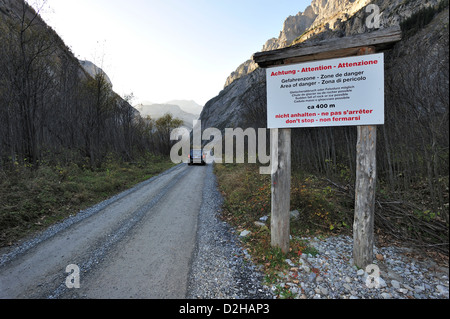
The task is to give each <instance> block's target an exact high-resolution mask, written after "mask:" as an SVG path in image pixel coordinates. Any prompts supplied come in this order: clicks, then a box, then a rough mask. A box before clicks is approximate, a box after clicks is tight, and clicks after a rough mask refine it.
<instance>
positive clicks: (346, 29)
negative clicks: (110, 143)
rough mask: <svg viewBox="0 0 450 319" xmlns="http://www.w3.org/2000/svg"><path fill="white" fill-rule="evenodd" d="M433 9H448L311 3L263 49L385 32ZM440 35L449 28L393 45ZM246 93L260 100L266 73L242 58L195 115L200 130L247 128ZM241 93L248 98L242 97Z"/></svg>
mask: <svg viewBox="0 0 450 319" xmlns="http://www.w3.org/2000/svg"><path fill="white" fill-rule="evenodd" d="M368 4H375V5H376V9H378V10H379V12H376V13H377V16H378V17H379V25H376V26H374V23H367V19H368V18H369V17H370V15H371V14H373V13H374V12H373V10H367V12H366V6H367V5H368ZM438 6H441V7H442V6H444V7H445V6H446V7H447V9H446V12H447V13H445V12H444V13H443V15H444V16H445V14H447V17H448V1H445V0H444V1H438V0H428V1H419V0H409V1H404V0H394V1H387V0H375V1H368V0H354V1H351V0H347V1H345V0H331V1H330V0H313V1H312V3H311V5H310V6H308V7H307V8H306V10H305V11H304V12H299V13H298V14H297V15H295V16H290V17H288V18H287V19H286V20H285V22H284V26H283V30H282V31H281V32H280V35H279V37H278V38H272V39H269V40H268V41H267V42H266V43H265V44H264V45H263V48H262V51H267V50H274V49H279V48H283V47H286V46H289V45H294V44H297V43H300V42H304V41H318V40H324V39H329V38H339V37H343V36H349V35H352V34H359V33H364V32H371V31H372V30H374V29H375V27H376V28H386V27H390V26H394V25H400V24H401V23H403V22H405V21H407V20H408V19H411V17H413V16H414V15H415V14H417V13H418V12H420V11H421V10H423V9H424V8H433V10H435V9H436V8H437V7H438ZM378 13H379V14H378ZM444 23H445V22H444ZM439 28H440V29H439ZM442 30H443V31H442ZM441 32H444V33H445V32H446V34H447V35H448V24H447V25H445V24H444V25H440V24H437V25H436V26H435V28H434V29H432V30H427V31H426V32H422V35H421V36H419V37H415V38H409V37H408V38H407V39H405V40H403V41H401V42H400V43H398V44H397V47H399V48H401V47H406V46H408V47H411V46H413V47H416V45H415V44H416V43H419V44H420V43H421V42H422V41H425V39H428V38H430V37H434V36H435V35H436V34H438V33H441ZM425 43H427V45H428V46H429V50H430V51H432V52H435V51H440V50H441V49H442V47H443V46H445V44H444V45H442V43H443V42H442V41H441V42H434V43H433V42H430V41H425ZM399 51H401V50H399ZM447 51H448V50H447ZM413 53H414V52H413ZM416 53H417V54H419V55H424V56H423V59H426V60H429V59H428V56H427V55H426V54H425V53H423V52H422V53H419V52H416ZM388 54H389V53H388ZM403 54H404V53H403ZM409 54H412V53H409ZM415 58H416V57H415ZM419 59H420V58H419ZM447 61H448V56H447ZM394 64H395V63H394ZM250 91H251V92H252V93H253V94H259V95H264V96H265V71H262V70H261V69H259V68H258V66H257V65H256V64H255V63H254V62H253V61H252V60H247V61H245V62H244V63H243V64H241V65H240V66H239V67H238V68H237V69H236V71H234V72H233V73H232V74H231V75H230V76H229V77H228V79H227V80H226V83H225V87H224V89H223V90H222V91H221V92H220V93H219V95H218V96H216V97H215V98H213V99H211V100H210V101H209V102H208V103H206V105H205V107H204V109H203V112H202V114H201V116H200V119H201V120H202V126H203V127H206V126H205V124H207V125H209V126H210V127H217V128H223V127H234V126H242V125H248V118H247V119H246V117H245V116H243V114H244V113H245V109H246V108H247V109H248V104H249V103H248V98H249V97H251V96H249V95H248V92H250ZM246 93H247V95H248V96H247V97H245V94H246ZM253 98H254V97H253ZM259 100H261V102H262V104H263V105H262V106H261V108H260V113H262V112H264V109H265V105H264V103H265V101H263V100H262V99H261V98H259Z"/></svg>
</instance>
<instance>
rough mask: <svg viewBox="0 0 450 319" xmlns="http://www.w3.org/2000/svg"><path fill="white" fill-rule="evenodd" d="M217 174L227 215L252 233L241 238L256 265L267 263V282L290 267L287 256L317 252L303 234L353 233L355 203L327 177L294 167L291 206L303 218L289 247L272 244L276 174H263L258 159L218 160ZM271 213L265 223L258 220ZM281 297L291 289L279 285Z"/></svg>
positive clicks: (295, 226)
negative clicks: (248, 161)
mask: <svg viewBox="0 0 450 319" xmlns="http://www.w3.org/2000/svg"><path fill="white" fill-rule="evenodd" d="M214 170H215V174H216V176H217V179H218V184H219V188H220V191H221V193H222V195H223V196H224V209H223V214H222V218H223V219H224V220H225V221H227V222H228V223H229V224H231V225H232V226H233V227H235V228H236V229H237V230H238V231H242V230H244V229H247V230H250V231H251V233H250V235H248V236H247V237H245V238H244V239H243V240H242V242H243V245H244V246H245V248H246V249H247V251H248V252H249V253H250V254H251V255H252V259H253V261H254V262H255V263H256V264H259V265H261V266H262V267H263V269H264V272H265V275H266V279H265V280H266V282H267V283H269V284H273V283H275V282H276V281H277V279H278V278H279V277H280V275H281V274H282V273H283V272H286V271H288V270H289V264H288V263H287V262H286V259H291V260H293V261H294V260H295V261H297V260H298V258H299V256H300V255H301V254H311V255H315V254H317V251H316V250H315V249H314V248H313V247H311V246H309V244H308V241H307V240H305V239H302V238H306V237H309V236H329V235H336V234H342V233H346V234H350V231H351V229H350V226H349V225H351V223H352V218H353V203H352V202H349V201H348V199H347V198H345V197H343V196H339V194H337V193H336V191H335V190H334V189H333V188H331V187H330V186H329V185H328V183H327V182H325V181H323V180H321V179H319V178H318V177H316V176H313V175H309V174H304V173H302V172H298V171H293V172H292V180H291V210H298V211H299V218H298V219H295V220H294V219H291V222H290V234H291V236H292V239H291V241H290V248H289V252H288V253H287V254H284V253H283V252H282V251H281V250H280V249H279V248H274V247H272V246H271V243H270V241H271V238H270V229H269V228H270V211H271V189H270V188H271V178H270V175H261V174H259V167H258V166H257V165H256V164H215V166H214ZM263 216H269V217H268V218H269V219H268V220H267V221H266V223H265V225H264V226H261V225H256V224H255V221H259V219H260V218H261V217H263ZM276 292H277V293H278V295H279V296H280V297H281V298H291V297H292V296H290V295H289V291H288V289H285V288H284V287H279V288H277V289H276Z"/></svg>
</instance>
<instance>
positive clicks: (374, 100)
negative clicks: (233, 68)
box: [266, 53, 384, 128]
mask: <svg viewBox="0 0 450 319" xmlns="http://www.w3.org/2000/svg"><path fill="white" fill-rule="evenodd" d="M266 72H267V74H266V77H267V127H268V128H295V127H319V126H346V125H378V124H384V55H383V53H379V54H370V55H361V56H354V57H349V58H340V59H333V60H321V61H316V62H308V63H301V64H290V65H285V66H279V67H273V68H268V69H267V71H266Z"/></svg>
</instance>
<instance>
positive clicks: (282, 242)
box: [270, 128, 291, 253]
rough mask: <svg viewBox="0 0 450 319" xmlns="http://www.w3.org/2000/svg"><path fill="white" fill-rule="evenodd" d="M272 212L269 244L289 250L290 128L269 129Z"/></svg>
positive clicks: (285, 251) (284, 251)
mask: <svg viewBox="0 0 450 319" xmlns="http://www.w3.org/2000/svg"><path fill="white" fill-rule="evenodd" d="M271 134H272V136H276V135H278V139H273V143H272V145H271V157H272V162H271V163H272V187H271V191H272V207H271V209H272V214H271V223H270V225H271V226H270V228H271V245H272V247H279V248H281V251H282V252H283V253H288V252H289V232H290V230H289V219H290V216H289V212H290V202H291V129H289V128H282V129H271Z"/></svg>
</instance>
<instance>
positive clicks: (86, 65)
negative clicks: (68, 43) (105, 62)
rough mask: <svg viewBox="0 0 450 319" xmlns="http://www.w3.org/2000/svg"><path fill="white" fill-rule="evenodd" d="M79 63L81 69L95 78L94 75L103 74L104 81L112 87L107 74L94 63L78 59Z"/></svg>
mask: <svg viewBox="0 0 450 319" xmlns="http://www.w3.org/2000/svg"><path fill="white" fill-rule="evenodd" d="M79 62H80V65H81V66H82V67H83V69H84V70H85V71H86V72H87V73H88V74H89V75H90V76H92V77H93V78H95V76H96V75H97V74H103V76H104V77H105V80H106V82H108V83H109V84H110V85H111V87H112V85H113V84H112V82H111V80H110V79H109V77H108V75H107V74H106V73H105V72H104V71H103V70H102V69H101V68H99V67H98V66H96V65H95V64H94V63H92V62H91V61H87V60H80V61H79Z"/></svg>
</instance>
